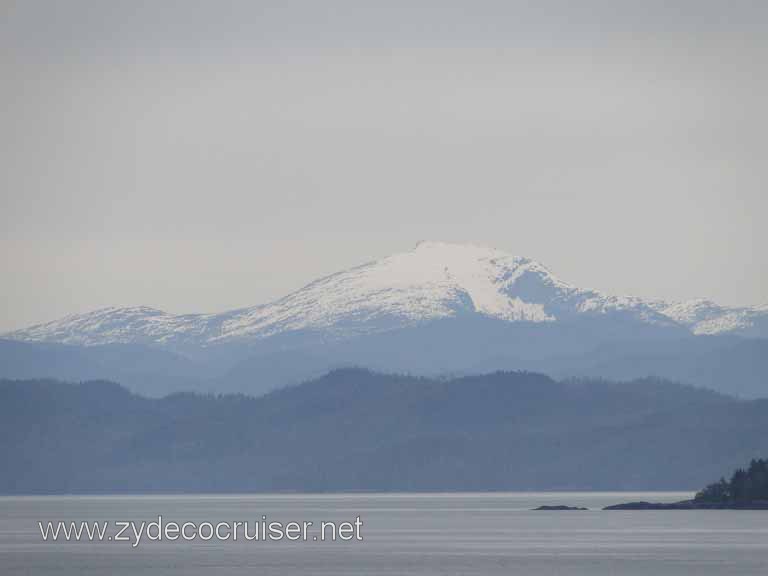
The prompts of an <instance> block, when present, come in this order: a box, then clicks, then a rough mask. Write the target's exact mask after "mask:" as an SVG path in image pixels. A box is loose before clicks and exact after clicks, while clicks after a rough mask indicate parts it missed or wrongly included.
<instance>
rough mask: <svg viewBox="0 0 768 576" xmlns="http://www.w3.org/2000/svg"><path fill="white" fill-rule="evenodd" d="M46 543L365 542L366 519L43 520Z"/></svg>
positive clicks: (42, 526)
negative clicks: (345, 520) (331, 520)
mask: <svg viewBox="0 0 768 576" xmlns="http://www.w3.org/2000/svg"><path fill="white" fill-rule="evenodd" d="M37 524H38V528H39V529H40V536H41V537H42V539H43V541H44V542H126V543H129V544H130V545H131V546H132V547H134V548H136V547H137V546H139V545H140V544H141V543H143V542H178V541H183V542H193V541H204V542H207V541H210V540H214V541H218V542H239V541H240V542H241V541H245V542H278V541H282V540H286V541H290V542H361V541H362V540H363V534H362V527H363V521H362V520H361V519H360V516H357V517H356V518H355V519H354V520H352V521H351V522H328V521H321V522H310V521H307V520H304V521H299V522H294V521H289V522H280V521H276V520H268V519H267V517H266V516H262V517H261V519H260V520H250V521H248V520H242V521H241V520H234V521H223V522H207V521H204V522H189V521H187V522H177V521H166V519H165V518H163V517H162V516H158V517H157V519H156V520H151V521H141V522H137V521H135V520H116V521H101V522H93V521H46V522H43V521H39V522H38V523H37Z"/></svg>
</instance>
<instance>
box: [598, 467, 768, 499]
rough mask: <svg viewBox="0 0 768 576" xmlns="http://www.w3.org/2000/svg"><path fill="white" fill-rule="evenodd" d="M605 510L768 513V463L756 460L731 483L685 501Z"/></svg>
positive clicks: (711, 487)
mask: <svg viewBox="0 0 768 576" xmlns="http://www.w3.org/2000/svg"><path fill="white" fill-rule="evenodd" d="M603 510H768V460H763V459H759V460H752V462H750V463H749V468H747V469H746V470H744V469H741V468H739V469H738V470H736V471H735V472H734V473H733V475H732V476H731V479H730V481H728V480H726V479H725V478H721V479H720V481H718V482H715V483H714V484H710V485H709V486H707V487H706V488H704V489H703V490H701V491H700V492H698V493H697V494H696V496H695V497H694V498H693V500H683V501H682V502H668V503H661V502H627V503H625V504H615V505H613V506H606V507H605V508H603Z"/></svg>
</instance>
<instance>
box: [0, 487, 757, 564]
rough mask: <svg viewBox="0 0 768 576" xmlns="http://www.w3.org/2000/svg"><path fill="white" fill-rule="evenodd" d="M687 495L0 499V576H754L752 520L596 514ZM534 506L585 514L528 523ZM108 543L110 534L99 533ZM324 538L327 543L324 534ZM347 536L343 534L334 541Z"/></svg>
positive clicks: (540, 517)
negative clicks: (302, 536) (308, 527)
mask: <svg viewBox="0 0 768 576" xmlns="http://www.w3.org/2000/svg"><path fill="white" fill-rule="evenodd" d="M690 496H691V495H690V494H688V493H658V492H657V493H627V492H619V493H605V492H601V493H595V492H586V493H585V492H572V493H563V492H561V493H551V492H548V493H484V494H466V493H461V494H367V493H365V494H342V495H339V494H336V495H315V494H312V495H308V494H290V495H288V494H279V495H237V496H231V495H227V496H212V495H199V496H194V495H192V496H62V497H60V496H41V497H37V496H35V497H0V574H2V575H4V576H11V575H17V574H25V575H26V574H32V575H36V576H39V575H48V574H56V575H64V574H66V575H88V574H94V575H99V576H103V575H131V576H136V575H145V574H163V575H180V576H181V575H184V576H196V575H214V576H216V575H228V574H267V575H269V574H272V575H286V576H288V575H290V576H295V575H301V574H312V575H333V576H337V575H345V574H350V575H351V574H355V575H359V574H368V575H383V574H387V575H402V574H441V575H445V574H456V575H458V574H462V575H469V574H477V575H480V574H482V575H494V574H505V575H508V574H521V575H526V576H538V575H550V576H551V575H561V574H562V575H565V574H567V575H585V576H599V575H603V574H606V575H607V574H611V575H637V574H644V575H645V574H647V575H653V576H664V575H678V574H691V575H697V576H706V575H710V574H717V575H739V576H746V575H751V574H754V575H760V576H765V575H766V574H768V512H766V511H703V510H702V511H675V510H672V511H602V510H600V508H601V507H603V506H606V505H609V504H617V503H620V502H627V501H635V500H649V501H676V500H681V499H684V498H688V497H690ZM542 504H550V505H551V504H567V505H572V506H584V507H588V508H590V510H588V511H563V512H539V511H532V510H530V509H531V508H533V507H536V506H539V505H542ZM158 516H162V518H163V522H165V523H167V522H172V521H173V522H178V523H183V522H186V521H194V522H198V523H200V522H206V521H207V522H211V523H213V524H215V523H217V522H222V521H223V522H232V521H238V520H239V521H244V520H249V521H251V522H253V521H256V520H262V519H263V517H266V518H267V521H277V522H282V523H283V524H285V523H287V522H290V521H296V522H304V521H311V522H313V523H314V525H319V524H320V522H322V521H333V522H337V523H338V522H343V521H348V522H354V520H355V518H356V517H358V516H359V517H360V519H361V520H362V526H361V527H360V531H359V536H360V537H362V540H356V539H353V540H350V541H344V542H342V541H340V540H338V539H337V541H336V542H333V541H329V540H328V539H326V541H320V540H313V539H312V535H314V536H317V535H318V533H319V530H312V531H310V532H308V534H309V536H308V539H307V541H287V540H282V541H277V542H275V541H263V540H260V541H244V540H242V539H241V540H239V541H237V542H233V541H232V540H227V541H216V540H210V541H201V540H195V541H191V542H187V541H181V540H177V541H159V542H158V541H148V540H146V538H145V539H144V540H142V541H140V542H139V543H138V545H135V546H134V542H124V541H119V542H118V541H114V540H113V541H104V542H82V541H81V542H55V543H54V542H50V541H48V542H45V541H43V539H42V536H41V533H40V529H39V527H38V522H39V521H42V522H43V523H44V524H45V523H47V522H48V521H53V522H57V521H59V520H63V521H77V522H79V521H82V520H89V521H99V522H101V521H108V522H111V523H113V522H117V521H131V520H132V521H134V522H136V523H137V524H140V522H141V521H145V522H151V521H157V519H158ZM110 531H111V533H115V532H116V531H117V529H113V528H110ZM328 534H330V530H329V532H328ZM347 535H348V534H347Z"/></svg>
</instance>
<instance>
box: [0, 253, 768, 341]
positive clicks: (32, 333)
mask: <svg viewBox="0 0 768 576" xmlns="http://www.w3.org/2000/svg"><path fill="white" fill-rule="evenodd" d="M464 315H478V316H484V317H488V318H494V319H499V320H502V321H505V322H512V323H520V322H523V323H535V324H539V323H556V322H565V321H569V320H572V319H581V318H598V317H605V316H612V315H613V316H621V317H623V318H629V319H630V320H631V321H633V322H637V323H639V324H644V325H657V326H660V327H669V328H680V329H683V330H686V331H688V332H690V333H691V334H693V335H718V334H734V335H744V336H758V337H766V336H768V305H764V306H754V307H727V306H720V305H718V304H716V303H714V302H712V301H710V300H705V299H697V300H689V301H683V302H667V301H663V300H653V299H643V298H638V297H631V296H624V297H622V296H611V295H606V294H604V293H602V292H599V291H595V290H587V289H582V288H578V287H576V286H573V285H572V284H569V283H567V282H565V281H563V280H561V279H559V278H558V277H557V276H555V275H554V274H553V273H552V272H550V270H549V269H548V268H547V267H545V266H543V265H541V264H540V263H538V262H536V261H535V260H532V259H530V258H526V257H522V256H514V255H511V254H508V253H506V252H503V251H500V250H497V249H493V248H488V247H485V246H480V245H475V244H450V243H445V242H436V241H425V242H420V243H419V244H417V245H416V247H415V248H414V249H413V250H411V251H409V252H403V253H399V254H394V255H391V256H388V257H386V258H382V259H380V260H375V261H371V262H368V263H365V264H362V265H359V266H355V267H352V268H349V269H346V270H342V271H339V272H336V273H334V274H331V275H328V276H325V277H322V278H319V279H317V280H315V281H313V282H310V283H309V284H307V285H306V286H304V287H303V288H301V289H299V290H296V291H294V292H292V293H290V294H288V295H286V296H284V297H282V298H279V299H277V300H274V301H272V302H269V303H266V304H260V305H256V306H251V307H245V308H238V309H234V310H229V311H225V312H222V313H211V314H180V315H175V314H169V313H167V312H164V311H162V310H158V309H155V308H150V307H146V306H132V307H108V308H102V309H99V310H94V311H92V312H86V313H83V314H72V315H69V316H65V317H64V318H61V319H58V320H54V321H51V322H45V323H41V324H36V325H34V326H30V327H28V328H23V329H21V330H15V331H12V332H9V333H7V334H5V335H3V337H4V338H6V339H11V340H21V341H26V342H48V343H63V344H78V345H86V346H91V345H101V344H115V343H121V344H152V345H158V346H169V347H179V346H196V347H208V346H213V345H217V344H222V343H247V342H249V341H250V342H253V341H258V340H263V339H265V338H269V337H272V336H276V335H280V334H286V333H292V332H297V331H314V332H318V333H321V334H323V335H324V337H326V338H329V339H331V340H344V339H349V338H354V337H357V336H360V335H366V334H375V333H381V332H386V331H389V330H393V329H399V328H404V327H409V326H417V325H423V324H424V323H427V322H430V321H434V320H439V319H444V318H451V317H460V316H464Z"/></svg>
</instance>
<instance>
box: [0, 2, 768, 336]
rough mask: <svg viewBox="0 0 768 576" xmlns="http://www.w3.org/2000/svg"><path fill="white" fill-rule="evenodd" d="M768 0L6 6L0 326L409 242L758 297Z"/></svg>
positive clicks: (294, 270) (667, 292)
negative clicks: (487, 248) (488, 250)
mask: <svg viewBox="0 0 768 576" xmlns="http://www.w3.org/2000/svg"><path fill="white" fill-rule="evenodd" d="M767 70H768V2H761V1H755V2H738V1H733V0H730V1H722V2H707V1H686V2H682V1H681V2H671V1H665V2H657V1H649V0H642V1H641V0H637V1H635V2H619V1H605V2H570V1H567V0H562V1H559V2H546V1H537V2H502V1H499V2H482V1H477V0H474V1H466V2H455V1H445V0H434V1H429V2H418V1H414V0H408V1H407V2H394V1H391V0H389V1H387V2H376V3H373V2H362V1H357V0H355V1H352V0H350V1H348V2H329V1H325V2H314V1H306V2H290V1H286V0H280V1H275V2H227V1H216V2H213V1H211V2H191V1H189V2H139V1H136V2H128V1H126V2H105V1H94V2H81V1H74V0H71V1H67V2H35V1H28V0H25V1H20V2H11V1H8V0H5V1H3V2H2V3H1V4H0V73H1V76H0V77H1V78H2V90H0V153H1V154H2V170H1V171H0V186H2V188H1V190H2V193H1V196H0V242H1V248H0V277H1V278H2V301H3V305H2V308H1V309H0V331H2V330H7V329H12V328H16V327H21V326H24V325H27V324H29V323H33V322H38V321H44V320H49V319H53V318H55V317H58V316H62V315H64V314H68V313H72V312H80V311H85V310H89V309H92V308H96V307H101V306H107V305H132V304H146V305H151V306H156V307H159V308H162V309H165V310H168V311H171V312H202V311H219V310H223V309H226V308H231V307H237V306H245V305H252V304H256V303H259V302H265V301H268V300H270V299H272V298H275V297H277V296H280V295H283V294H285V293H287V292H289V291H290V290H293V289H296V288H299V287H300V286H302V285H303V284H305V283H306V282H308V281H310V280H313V279H314V278H316V277H318V276H320V275H324V274H327V273H331V272H334V271H336V270H339V269H342V268H346V267H349V266H352V265H355V264H359V263H362V262H365V261H368V260H371V259H374V258H378V257H382V256H385V255H388V254H390V253H393V252H397V251H403V250H407V249H410V248H411V247H412V246H413V245H414V244H415V243H416V242H417V241H418V240H420V239H424V238H429V239H442V240H449V241H472V242H477V243H483V244H488V245H491V246H494V247H497V248H500V249H503V250H507V251H509V252H512V253H515V254H522V255H526V256H529V257H532V258H535V259H537V260H539V261H541V262H542V263H544V264H545V265H547V266H549V267H550V268H551V269H552V270H553V271H554V272H555V273H556V274H557V275H559V276H560V277H561V278H563V279H564V280H567V281H570V282H573V283H575V284H577V285H580V286H582V287H587V288H597V289H600V290H604V291H607V292H610V293H617V294H636V295H639V296H648V297H664V298H673V299H677V298H692V297H711V298H713V299H715V300H718V301H720V302H722V303H731V304H749V303H752V304H760V303H765V302H768V259H767V258H766V256H765V248H766V246H768V226H766V224H765V222H766V216H767V215H768V158H766V151H767V150H768V143H766V134H768V112H767V111H766V102H768V72H766V71H767Z"/></svg>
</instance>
